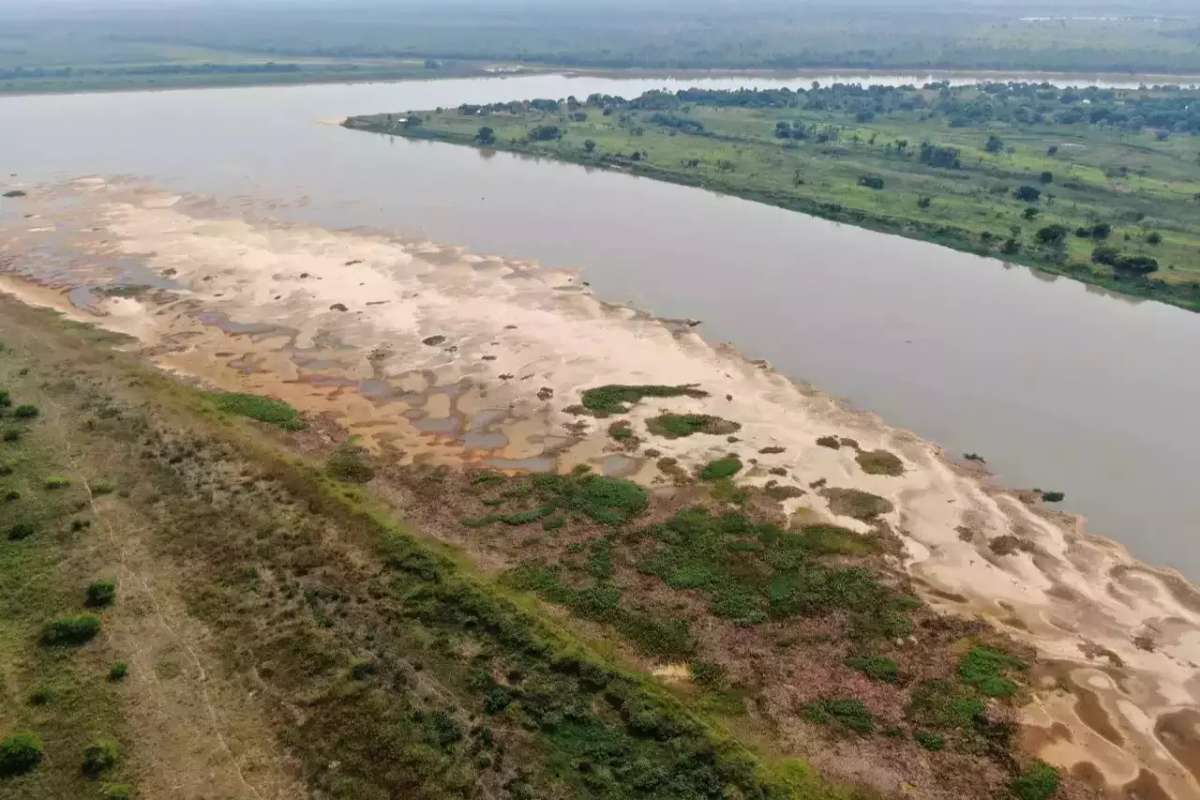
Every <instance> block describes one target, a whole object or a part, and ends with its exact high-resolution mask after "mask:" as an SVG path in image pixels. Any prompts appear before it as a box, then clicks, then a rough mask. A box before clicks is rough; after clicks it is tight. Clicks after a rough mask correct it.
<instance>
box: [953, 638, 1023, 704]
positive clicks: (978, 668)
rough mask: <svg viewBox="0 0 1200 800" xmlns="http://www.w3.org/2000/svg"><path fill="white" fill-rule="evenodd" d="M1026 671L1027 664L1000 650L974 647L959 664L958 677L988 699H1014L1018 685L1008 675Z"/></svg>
mask: <svg viewBox="0 0 1200 800" xmlns="http://www.w3.org/2000/svg"><path fill="white" fill-rule="evenodd" d="M1024 669H1026V666H1025V663H1024V662H1023V661H1021V660H1020V659H1018V658H1014V657H1013V656H1010V655H1009V654H1008V653H1003V652H1001V651H999V650H993V649H991V648H989V647H972V648H971V649H970V650H969V651H968V652H967V653H966V655H964V656H963V657H962V658H961V659H960V660H959V662H958V677H959V680H961V681H962V682H963V683H965V684H967V685H968V686H973V687H975V688H976V689H978V690H979V691H980V692H981V693H982V694H984V695H986V696H988V697H1012V696H1013V695H1014V694H1015V693H1016V691H1017V684H1016V682H1015V681H1013V680H1012V679H1010V678H1008V677H1007V676H1006V673H1009V672H1013V671H1017V670H1024Z"/></svg>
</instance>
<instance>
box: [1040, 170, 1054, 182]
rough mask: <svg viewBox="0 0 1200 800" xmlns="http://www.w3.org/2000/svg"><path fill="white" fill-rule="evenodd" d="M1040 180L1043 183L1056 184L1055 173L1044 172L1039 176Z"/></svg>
mask: <svg viewBox="0 0 1200 800" xmlns="http://www.w3.org/2000/svg"><path fill="white" fill-rule="evenodd" d="M1038 180H1039V181H1041V182H1042V183H1054V173H1053V172H1049V171H1047V172H1043V173H1042V174H1041V175H1039V176H1038Z"/></svg>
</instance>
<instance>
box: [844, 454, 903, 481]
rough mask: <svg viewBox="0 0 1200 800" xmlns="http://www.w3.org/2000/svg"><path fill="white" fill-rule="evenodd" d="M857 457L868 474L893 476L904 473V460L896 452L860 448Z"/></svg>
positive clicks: (859, 463)
mask: <svg viewBox="0 0 1200 800" xmlns="http://www.w3.org/2000/svg"><path fill="white" fill-rule="evenodd" d="M855 459H856V460H857V461H858V465H859V466H860V467H862V471H863V472H865V473H867V474H868V475H890V476H892V477H895V476H898V475H903V474H904V462H903V461H901V460H900V459H899V458H898V457H897V456H896V455H895V454H894V453H889V452H888V451H887V450H869V451H868V450H860V451H859V452H858V454H857V455H855Z"/></svg>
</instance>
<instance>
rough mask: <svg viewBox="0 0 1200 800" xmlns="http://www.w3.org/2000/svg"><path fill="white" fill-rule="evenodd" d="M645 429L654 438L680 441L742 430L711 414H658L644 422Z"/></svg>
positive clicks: (736, 425) (734, 424)
mask: <svg viewBox="0 0 1200 800" xmlns="http://www.w3.org/2000/svg"><path fill="white" fill-rule="evenodd" d="M646 429H647V430H649V431H650V432H651V433H652V434H654V435H655V436H662V437H664V438H667V439H682V438H683V437H685V436H692V435H694V434H697V433H704V434H708V435H709V436H727V435H728V434H731V433H737V432H738V431H739V430H741V429H742V426H741V424H740V423H737V422H732V421H730V420H727V419H722V418H721V417H714V416H712V415H711V414H671V413H665V414H659V415H658V416H657V417H651V418H650V419H648V420H646Z"/></svg>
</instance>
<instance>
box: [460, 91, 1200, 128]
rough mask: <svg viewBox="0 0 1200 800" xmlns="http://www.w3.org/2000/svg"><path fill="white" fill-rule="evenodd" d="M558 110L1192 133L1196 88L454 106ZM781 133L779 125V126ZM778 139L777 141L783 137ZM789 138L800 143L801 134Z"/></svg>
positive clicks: (664, 96) (665, 96)
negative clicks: (906, 118)
mask: <svg viewBox="0 0 1200 800" xmlns="http://www.w3.org/2000/svg"><path fill="white" fill-rule="evenodd" d="M561 105H565V106H566V108H567V109H569V110H571V111H575V110H577V109H578V108H579V107H581V106H589V107H592V108H600V109H602V110H603V111H604V112H605V113H612V112H613V111H617V110H622V111H656V112H660V113H659V114H658V115H657V116H656V117H655V118H652V119H653V121H655V122H657V123H659V124H665V125H667V126H669V127H676V128H681V129H687V131H688V132H689V133H695V132H697V131H696V130H695V129H694V126H695V125H696V124H697V123H695V122H694V121H691V120H687V119H684V118H681V117H677V116H670V115H669V114H668V113H667V112H672V111H679V110H681V109H685V108H686V107H687V106H690V105H705V106H714V107H718V108H776V109H781V108H796V109H801V110H804V111H828V112H838V113H841V114H847V115H850V116H853V117H854V119H855V120H856V121H857V122H861V123H867V122H871V121H872V120H874V119H875V118H876V117H879V116H885V115H888V114H894V113H898V112H915V113H916V114H917V116H918V117H919V118H920V119H922V120H926V119H935V118H939V117H940V118H944V119H945V120H947V121H948V122H949V124H950V125H951V126H952V127H970V126H977V125H985V124H987V123H989V122H1005V123H1010V124H1013V125H1018V126H1022V125H1078V124H1084V125H1095V126H1100V127H1111V128H1119V129H1121V130H1127V131H1132V132H1136V131H1141V130H1144V129H1147V128H1150V129H1157V130H1160V131H1163V132H1165V133H1168V134H1169V133H1172V132H1174V133H1190V134H1197V133H1200V91H1197V90H1192V89H1187V90H1185V89H1181V88H1180V87H1178V86H1156V87H1145V88H1142V89H1136V90H1127V89H1104V88H1099V87H1087V88H1083V89H1077V88H1070V87H1068V88H1060V87H1057V86H1053V85H1051V84H1048V83H1015V82H1011V83H983V84H978V85H975V86H964V87H952V86H950V85H949V84H946V83H929V84H925V85H924V86H921V87H915V86H900V87H895V86H861V85H859V84H842V83H838V84H833V85H831V86H817V85H814V86H813V87H811V88H809V89H789V88H782V89H738V90H733V91H729V90H715V89H696V88H692V89H683V90H680V91H676V92H665V91H650V92H646V93H645V94H642V95H640V96H639V97H636V98H633V99H631V100H627V99H625V98H622V97H617V96H613V95H603V94H593V95H590V96H589V97H587V98H586V100H585V101H583V102H582V103H581V102H580V101H579V100H577V99H576V98H574V97H570V98H567V99H566V100H564V101H555V100H546V99H538V100H530V101H526V102H519V101H516V102H509V103H493V104H490V105H469V104H468V105H462V106H460V107H459V110H460V111H461V112H462V113H463V114H489V113H512V114H519V113H523V112H525V111H527V110H530V109H533V110H537V111H543V112H546V111H556V110H558V109H559V108H560V106H561ZM781 130H782V128H781ZM789 136H791V134H788V136H783V135H781V136H780V138H788V137H789ZM793 138H808V133H806V132H804V130H803V129H801V133H800V135H797V136H794V137H793Z"/></svg>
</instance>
